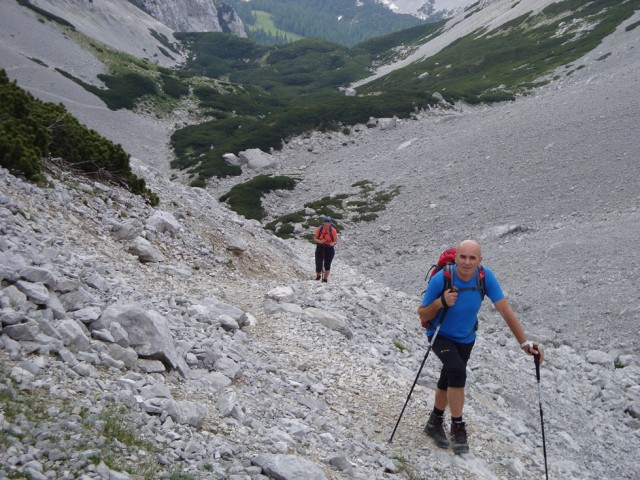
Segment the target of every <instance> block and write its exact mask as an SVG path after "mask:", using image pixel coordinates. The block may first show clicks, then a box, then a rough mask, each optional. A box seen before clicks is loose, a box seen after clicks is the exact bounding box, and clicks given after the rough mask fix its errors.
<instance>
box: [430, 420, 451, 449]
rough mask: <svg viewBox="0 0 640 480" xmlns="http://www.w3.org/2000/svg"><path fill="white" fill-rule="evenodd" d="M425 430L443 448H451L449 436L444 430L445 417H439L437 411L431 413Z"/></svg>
mask: <svg viewBox="0 0 640 480" xmlns="http://www.w3.org/2000/svg"><path fill="white" fill-rule="evenodd" d="M424 432H425V433H426V434H427V435H428V436H430V437H431V438H433V440H434V441H435V442H436V445H438V446H439V447H441V448H449V444H450V443H451V442H449V439H448V438H447V434H446V433H445V431H444V417H439V416H438V415H436V414H435V413H433V412H431V415H429V420H428V421H427V426H426V427H424Z"/></svg>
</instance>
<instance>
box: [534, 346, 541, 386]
mask: <svg viewBox="0 0 640 480" xmlns="http://www.w3.org/2000/svg"><path fill="white" fill-rule="evenodd" d="M533 363H535V365H536V379H537V380H538V383H540V354H539V353H534V354H533Z"/></svg>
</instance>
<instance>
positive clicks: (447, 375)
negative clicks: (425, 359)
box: [429, 335, 475, 390]
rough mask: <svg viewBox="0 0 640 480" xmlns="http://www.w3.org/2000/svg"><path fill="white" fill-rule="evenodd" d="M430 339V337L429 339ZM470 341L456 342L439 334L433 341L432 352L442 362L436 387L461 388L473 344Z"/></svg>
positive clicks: (465, 376) (463, 384) (465, 378)
mask: <svg viewBox="0 0 640 480" xmlns="http://www.w3.org/2000/svg"><path fill="white" fill-rule="evenodd" d="M429 341H431V339H429ZM474 343H475V342H471V343H457V342H454V341H453V340H450V339H448V338H447V337H443V336H442V335H439V336H437V337H436V341H435V342H434V344H433V346H432V347H431V348H432V349H433V352H434V353H435V354H436V355H437V356H438V358H439V359H440V361H441V362H442V370H440V378H439V379H438V388H439V389H440V390H446V389H447V388H448V387H453V388H462V387H464V386H465V383H466V381H467V362H468V361H469V357H471V350H473V345H474Z"/></svg>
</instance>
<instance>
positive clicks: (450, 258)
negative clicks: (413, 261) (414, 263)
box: [421, 247, 486, 328]
mask: <svg viewBox="0 0 640 480" xmlns="http://www.w3.org/2000/svg"><path fill="white" fill-rule="evenodd" d="M455 263H456V247H451V248H449V249H448V250H445V251H443V252H442V253H441V254H440V257H439V258H438V262H437V263H435V264H433V265H431V268H429V270H428V271H427V275H426V276H425V277H424V279H425V280H426V281H427V285H428V284H429V282H430V281H431V279H432V278H433V276H434V275H435V274H436V273H438V272H439V271H440V270H444V272H443V273H442V275H443V276H444V288H443V289H442V293H444V292H445V291H446V290H449V289H450V288H451V285H452V284H453V265H454V264H455ZM477 278H478V284H477V285H476V286H475V287H468V288H460V289H458V291H459V292H460V291H464V290H477V291H479V292H480V296H481V297H482V300H484V296H485V293H486V292H485V282H484V278H485V271H484V268H483V267H482V265H480V266H478V277H477ZM426 291H427V289H426V288H425V290H424V291H423V292H422V295H424V292H426ZM421 324H422V328H427V325H426V324H425V322H422V321H421Z"/></svg>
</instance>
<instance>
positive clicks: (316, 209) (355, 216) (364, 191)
mask: <svg viewBox="0 0 640 480" xmlns="http://www.w3.org/2000/svg"><path fill="white" fill-rule="evenodd" d="M351 187H352V188H354V189H356V191H355V192H352V193H341V194H338V195H333V196H326V197H322V198H320V199H319V200H314V201H312V202H307V203H305V204H304V208H303V209H301V210H298V211H296V212H292V213H288V214H285V215H282V216H279V217H278V218H275V219H274V220H272V221H270V222H269V223H267V224H266V225H265V228H266V229H268V230H271V231H273V232H274V233H275V234H276V235H277V236H279V237H281V238H292V237H295V236H301V237H303V238H308V239H311V238H312V236H313V231H314V230H315V228H316V227H318V226H319V225H321V224H322V218H323V217H324V216H325V215H329V216H330V217H332V218H333V220H334V224H335V225H336V227H338V229H342V228H345V225H346V224H348V223H349V222H352V223H357V222H364V221H372V220H375V219H376V218H378V213H377V212H380V211H382V210H385V209H386V208H387V204H388V203H389V202H390V201H391V200H393V199H394V198H395V197H396V196H397V195H398V194H399V193H400V187H389V188H381V187H380V186H379V185H375V184H374V183H372V182H370V181H369V180H362V181H360V182H356V183H354V184H353V185H351ZM309 212H311V213H309ZM338 221H340V223H338ZM295 225H299V226H300V227H302V233H296V228H295Z"/></svg>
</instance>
